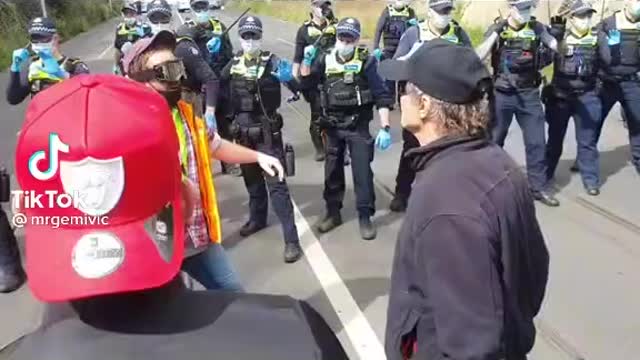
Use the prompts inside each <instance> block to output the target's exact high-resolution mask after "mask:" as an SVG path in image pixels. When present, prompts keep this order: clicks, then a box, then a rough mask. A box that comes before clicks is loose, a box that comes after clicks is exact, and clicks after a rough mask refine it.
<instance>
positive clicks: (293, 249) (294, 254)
mask: <svg viewBox="0 0 640 360" xmlns="http://www.w3.org/2000/svg"><path fill="white" fill-rule="evenodd" d="M301 257H302V248H301V247H300V243H297V242H292V243H286V244H285V245H284V262H286V263H287V264H292V263H294V262H296V261H298V260H300V258H301Z"/></svg>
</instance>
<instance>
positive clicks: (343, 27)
mask: <svg viewBox="0 0 640 360" xmlns="http://www.w3.org/2000/svg"><path fill="white" fill-rule="evenodd" d="M336 34H337V35H347V36H351V37H354V38H359V37H360V21H358V19H356V18H353V17H346V18H344V19H342V20H340V21H339V22H338V25H337V26H336Z"/></svg>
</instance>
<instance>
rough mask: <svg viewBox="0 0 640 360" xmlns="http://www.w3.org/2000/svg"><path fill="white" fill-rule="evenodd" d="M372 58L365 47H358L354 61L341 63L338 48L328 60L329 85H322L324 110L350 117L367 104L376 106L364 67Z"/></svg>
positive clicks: (327, 83)
mask: <svg viewBox="0 0 640 360" xmlns="http://www.w3.org/2000/svg"><path fill="white" fill-rule="evenodd" d="M367 58H368V51H367V49H366V48H365V47H357V48H356V50H355V52H354V55H353V58H352V59H351V60H350V61H348V62H346V63H340V62H338V54H337V51H336V50H335V49H334V50H332V51H331V52H330V53H329V54H327V55H326V57H325V78H326V80H325V82H324V83H323V85H322V92H323V95H324V96H323V97H324V101H323V107H324V108H325V109H326V111H327V112H329V113H338V114H350V113H353V112H357V111H359V110H360V109H361V107H362V106H365V105H373V103H374V100H373V95H372V93H371V90H370V89H369V82H368V81H367V78H366V77H365V76H364V71H363V70H364V65H365V62H366V60H367Z"/></svg>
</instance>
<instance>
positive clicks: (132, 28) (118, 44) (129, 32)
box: [113, 3, 151, 74]
mask: <svg viewBox="0 0 640 360" xmlns="http://www.w3.org/2000/svg"><path fill="white" fill-rule="evenodd" d="M125 10H131V11H136V12H137V11H138V9H137V7H136V5H135V4H133V3H125V4H124V5H123V7H122V12H123V13H124V11H125ZM147 36H151V27H150V26H149V25H148V24H143V23H141V22H139V21H136V22H135V23H133V24H127V23H126V22H124V21H123V22H121V23H120V24H118V26H117V27H116V36H115V41H114V44H113V47H114V48H115V50H116V51H115V63H116V67H115V71H116V73H117V74H122V73H123V71H122V68H121V65H120V61H121V60H122V56H123V54H122V47H123V46H124V44H126V43H130V44H133V43H135V42H136V41H138V40H139V39H141V38H143V37H147Z"/></svg>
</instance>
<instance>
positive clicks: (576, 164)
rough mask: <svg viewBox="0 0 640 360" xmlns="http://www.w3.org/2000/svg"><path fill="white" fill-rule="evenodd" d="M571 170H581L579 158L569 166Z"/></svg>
mask: <svg viewBox="0 0 640 360" xmlns="http://www.w3.org/2000/svg"><path fill="white" fill-rule="evenodd" d="M569 171H571V172H574V173H577V172H578V171H580V168H579V167H578V160H576V161H574V162H573V165H571V167H570V168H569Z"/></svg>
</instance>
